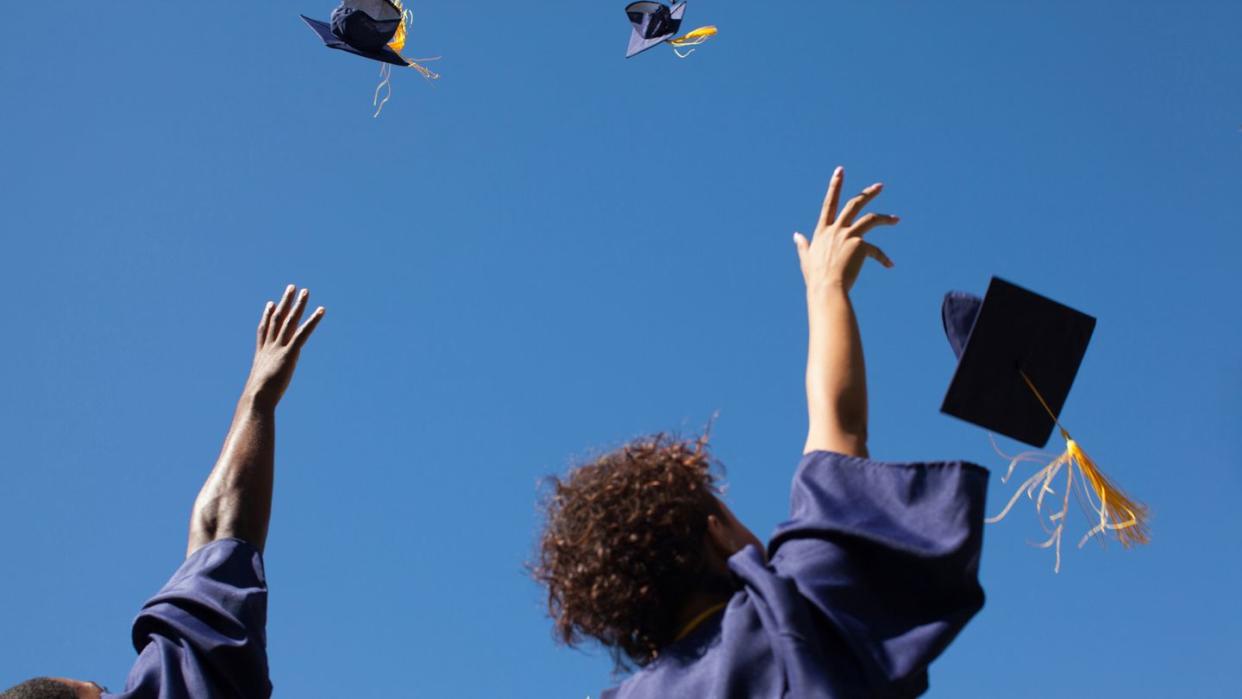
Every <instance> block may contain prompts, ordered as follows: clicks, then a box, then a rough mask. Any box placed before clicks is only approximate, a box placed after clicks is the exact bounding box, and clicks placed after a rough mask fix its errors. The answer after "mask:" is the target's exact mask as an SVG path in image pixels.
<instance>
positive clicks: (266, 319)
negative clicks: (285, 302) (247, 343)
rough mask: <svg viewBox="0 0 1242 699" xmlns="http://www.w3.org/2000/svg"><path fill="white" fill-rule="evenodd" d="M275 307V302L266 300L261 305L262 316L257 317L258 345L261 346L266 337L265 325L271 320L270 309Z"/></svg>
mask: <svg viewBox="0 0 1242 699" xmlns="http://www.w3.org/2000/svg"><path fill="white" fill-rule="evenodd" d="M275 309H276V304H274V303H272V302H271V301H268V302H267V305H266V306H264V307H263V316H262V317H260V318H259V330H258V333H257V342H258V345H259V346H260V347H262V346H263V341H264V340H266V339H267V327H268V325H269V324H270V323H271V322H272V311H273V310H275Z"/></svg>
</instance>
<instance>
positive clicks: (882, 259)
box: [862, 243, 893, 268]
mask: <svg viewBox="0 0 1242 699" xmlns="http://www.w3.org/2000/svg"><path fill="white" fill-rule="evenodd" d="M862 249H863V251H864V252H865V253H867V257H870V258H871V259H873V260H875V261H876V262H879V263H880V264H882V265H884V266H885V267H890V268H891V267H892V266H893V261H892V260H890V259H888V255H885V254H884V251H883V250H881V249H879V248H877V247H876V246H874V245H872V244H871V243H863V244H862Z"/></svg>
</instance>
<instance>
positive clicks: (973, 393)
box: [940, 277, 1147, 570]
mask: <svg viewBox="0 0 1242 699" xmlns="http://www.w3.org/2000/svg"><path fill="white" fill-rule="evenodd" d="M941 318H942V320H943V322H944V330H945V335H946V336H947V337H948V339H949V345H950V347H952V348H953V352H954V353H955V354H956V355H957V357H958V364H957V370H956V371H955V372H954V374H953V380H952V382H951V383H950V384H949V390H948V392H947V393H946V394H945V398H944V403H943V404H942V405H941V408H940V410H941V412H944V413H947V414H949V415H952V416H954V417H957V418H961V419H962V420H965V421H967V422H970V423H973V424H975V425H978V426H980V427H983V428H985V429H987V430H990V431H992V432H996V433H999V434H1002V435H1005V436H1007V437H1011V438H1013V439H1016V440H1018V441H1020V442H1025V443H1026V444H1030V445H1031V446H1034V447H1036V448H1040V447H1043V446H1044V445H1045V444H1046V443H1047V442H1048V438H1049V437H1050V436H1051V435H1052V431H1053V429H1054V428H1055V429H1057V430H1058V431H1059V432H1060V434H1061V437H1062V438H1064V440H1065V445H1066V446H1065V451H1064V453H1062V454H1061V455H1060V456H1059V457H1056V458H1054V459H1053V460H1052V461H1051V462H1050V463H1048V464H1047V465H1045V466H1044V467H1043V468H1041V469H1040V470H1039V471H1038V472H1036V473H1035V475H1033V476H1031V477H1030V478H1029V479H1027V480H1026V481H1025V482H1024V483H1023V484H1022V485H1021V486H1020V487H1019V488H1018V490H1017V492H1015V493H1014V495H1013V497H1012V498H1011V499H1010V501H1009V503H1008V504H1007V505H1006V506H1005V508H1004V510H1003V511H1002V512H1001V513H1000V514H999V515H997V516H996V517H994V518H992V519H990V520H989V521H990V522H996V521H1000V520H1001V519H1002V518H1004V516H1005V515H1006V514H1008V513H1009V510H1010V509H1011V508H1012V507H1013V506H1014V504H1015V503H1016V502H1017V500H1018V498H1019V496H1021V495H1022V494H1024V493H1025V494H1026V495H1027V496H1028V497H1030V498H1031V499H1033V500H1035V503H1036V504H1035V506H1036V510H1037V511H1038V512H1039V513H1040V514H1041V515H1042V514H1043V509H1042V508H1043V503H1044V499H1045V496H1047V495H1054V497H1055V495H1056V494H1055V493H1054V491H1053V488H1052V482H1053V479H1054V478H1056V476H1057V475H1058V474H1059V473H1060V472H1061V471H1063V470H1064V471H1065V481H1064V493H1061V494H1060V499H1061V501H1062V507H1061V508H1060V509H1059V510H1057V511H1056V512H1053V513H1051V514H1049V515H1047V519H1046V521H1045V520H1044V519H1043V518H1042V517H1041V522H1044V524H1045V529H1046V530H1047V531H1048V533H1049V534H1050V537H1049V538H1048V540H1047V541H1045V542H1044V543H1043V544H1041V545H1042V546H1044V547H1051V546H1054V545H1055V547H1056V551H1057V559H1056V569H1057V570H1060V565H1061V533H1062V532H1063V530H1064V526H1065V519H1066V516H1067V515H1068V511H1067V510H1068V509H1069V500H1070V493H1071V492H1074V493H1076V494H1077V495H1078V499H1079V501H1080V502H1081V503H1082V504H1083V505H1084V507H1085V508H1086V509H1087V510H1088V512H1089V513H1090V514H1091V515H1092V517H1093V518H1094V519H1096V520H1097V522H1096V524H1095V526H1094V527H1092V528H1091V530H1090V531H1088V532H1087V533H1086V535H1084V536H1083V538H1082V540H1081V541H1079V546H1080V547H1081V546H1082V545H1084V544H1085V543H1086V542H1087V540H1088V539H1090V538H1091V537H1092V536H1095V535H1096V534H1109V533H1112V534H1114V535H1116V537H1117V539H1118V540H1119V541H1121V543H1122V544H1123V545H1125V546H1130V545H1131V544H1143V543H1147V528H1146V517H1147V509H1146V508H1145V507H1144V506H1143V505H1141V504H1139V503H1136V502H1134V501H1133V500H1131V499H1130V498H1129V497H1128V496H1126V494H1125V493H1123V492H1122V491H1121V490H1120V489H1119V488H1117V487H1116V486H1115V485H1113V483H1112V482H1111V481H1110V480H1109V479H1108V478H1107V477H1105V476H1104V474H1103V473H1102V472H1100V470H1099V468H1098V467H1097V466H1096V465H1095V462H1093V461H1092V460H1091V459H1090V458H1089V457H1088V456H1087V455H1086V454H1085V453H1084V452H1083V451H1082V448H1081V447H1079V445H1078V443H1077V442H1076V441H1074V439H1072V438H1071V437H1070V434H1069V432H1068V431H1067V430H1066V429H1065V428H1064V427H1063V426H1062V425H1061V423H1060V421H1059V419H1058V416H1059V415H1060V413H1061V408H1062V407H1063V406H1064V405H1065V400H1066V398H1067V397H1068V396H1069V391H1070V386H1071V385H1073V383H1074V377H1075V376H1076V375H1077V374H1078V368H1079V366H1080V365H1081V364H1082V359H1083V356H1084V355H1085V354H1086V352H1087V345H1088V343H1089V342H1090V341H1091V334H1092V332H1093V331H1094V330H1095V318H1093V317H1091V316H1089V315H1087V314H1085V313H1082V312H1081V311H1077V310H1075V309H1073V308H1070V307H1069V306H1065V305H1063V304H1060V303H1057V302H1056V301H1053V300H1052V299H1049V298H1047V297H1044V296H1041V295H1039V294H1036V293H1034V292H1032V291H1029V290H1027V289H1024V288H1022V287H1020V286H1018V285H1016V284H1012V283H1010V282H1007V281H1005V280H1004V279H1000V278H998V277H993V278H992V281H991V283H990V284H989V285H988V291H987V294H986V295H985V296H984V297H983V298H982V299H981V298H979V297H977V296H974V295H972V294H968V293H964V292H960V291H953V292H949V293H948V294H946V295H945V298H944V303H943V304H942V306H941ZM1045 456H1046V455H1045ZM1042 460H1043V459H1041V458H1040V456H1039V455H1037V453H1036V452H1026V453H1024V454H1019V455H1018V456H1015V457H1011V460H1010V464H1009V470H1008V472H1007V473H1006V474H1005V480H1006V481H1007V480H1008V479H1009V477H1010V476H1011V475H1012V474H1013V471H1014V468H1015V467H1016V466H1017V465H1018V464H1019V463H1023V462H1038V461H1042ZM1076 485H1077V487H1076Z"/></svg>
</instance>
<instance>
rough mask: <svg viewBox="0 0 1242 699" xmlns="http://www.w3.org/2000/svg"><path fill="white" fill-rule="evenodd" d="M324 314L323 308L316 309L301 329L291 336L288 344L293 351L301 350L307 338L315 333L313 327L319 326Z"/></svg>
mask: <svg viewBox="0 0 1242 699" xmlns="http://www.w3.org/2000/svg"><path fill="white" fill-rule="evenodd" d="M326 312H327V311H325V310H324V307H323V306H320V307H319V308H316V309H315V312H314V313H312V314H311V316H310V318H307V319H306V322H305V323H302V327H300V328H298V330H297V332H295V333H294V334H293V340H292V341H291V342H290V344H291V345H293V349H294V350H295V351H297V350H301V349H302V345H304V344H306V340H307V338H309V337H310V335H311V333H313V332H315V326H316V325H319V321H320V319H322V318H323V314H324V313H326Z"/></svg>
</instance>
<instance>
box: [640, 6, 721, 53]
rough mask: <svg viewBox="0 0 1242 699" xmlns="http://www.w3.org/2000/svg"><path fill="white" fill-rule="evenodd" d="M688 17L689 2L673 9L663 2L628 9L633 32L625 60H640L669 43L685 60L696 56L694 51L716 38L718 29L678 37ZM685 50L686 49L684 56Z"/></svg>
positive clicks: (691, 31) (694, 31)
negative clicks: (648, 52)
mask: <svg viewBox="0 0 1242 699" xmlns="http://www.w3.org/2000/svg"><path fill="white" fill-rule="evenodd" d="M685 14H686V3H685V2H679V3H676V4H674V5H673V6H672V7H669V6H668V5H665V4H664V3H662V2H632V3H630V4H629V5H626V7H625V15H626V17H628V18H629V20H630V28H631V31H630V42H629V45H628V46H627V47H626V49H625V57H626V58H630V57H632V56H637V55H638V54H640V53H642V52H643V51H646V50H647V49H649V48H651V47H653V46H658V45H660V44H664V43H667V44H668V45H669V46H671V47H672V48H673V53H675V54H677V57H678V58H685V57H686V56H689V55H690V54H692V53H694V48H693V47H695V46H698V45H700V44H702V43H704V42H706V41H707V40H708V39H710V38H712V37H713V36H716V27H714V26H712V25H710V24H709V25H706V26H702V27H699V28H697V29H692V30H690V31H688V32H686V33H685V34H682V35H681V36H677V32H678V31H680V30H681V20H682V17H684V16H685ZM682 49H686V50H685V52H684V53H683V52H682Z"/></svg>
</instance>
